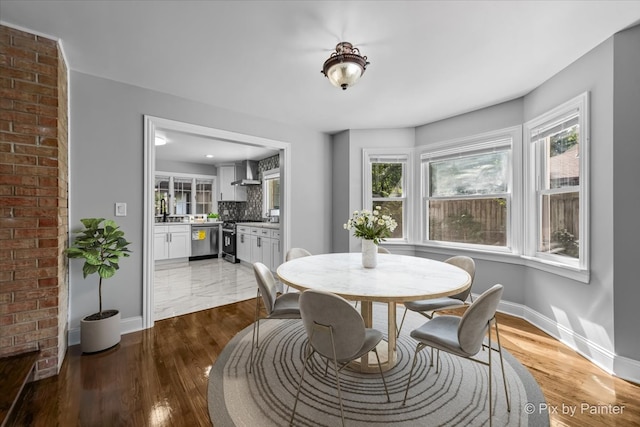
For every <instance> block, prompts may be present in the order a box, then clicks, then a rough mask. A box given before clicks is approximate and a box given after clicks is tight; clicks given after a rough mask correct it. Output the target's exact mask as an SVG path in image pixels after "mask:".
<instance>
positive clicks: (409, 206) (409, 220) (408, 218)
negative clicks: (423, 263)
mask: <svg viewBox="0 0 640 427" xmlns="http://www.w3.org/2000/svg"><path fill="white" fill-rule="evenodd" d="M414 151H415V150H414V149H413V148H396V149H394V148H364V149H362V175H363V176H362V206H363V209H368V208H367V207H368V206H371V205H372V203H373V198H372V197H371V187H372V182H371V159H372V158H380V157H383V158H384V157H388V158H389V160H398V159H403V160H406V163H405V172H406V173H405V175H406V176H404V177H403V181H404V182H403V197H402V199H403V201H404V208H403V210H402V213H403V215H404V218H402V224H403V227H404V229H403V230H402V236H403V238H402V239H390V238H389V239H385V243H394V242H395V243H409V242H411V241H412V239H411V236H412V232H413V227H414V215H413V204H414V199H415V194H414V191H413V188H414V163H415V162H414ZM397 199H398V198H393V199H390V200H397Z"/></svg>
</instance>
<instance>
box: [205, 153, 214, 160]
mask: <svg viewBox="0 0 640 427" xmlns="http://www.w3.org/2000/svg"><path fill="white" fill-rule="evenodd" d="M204 156H205V157H206V158H207V159H213V154H205V155H204Z"/></svg>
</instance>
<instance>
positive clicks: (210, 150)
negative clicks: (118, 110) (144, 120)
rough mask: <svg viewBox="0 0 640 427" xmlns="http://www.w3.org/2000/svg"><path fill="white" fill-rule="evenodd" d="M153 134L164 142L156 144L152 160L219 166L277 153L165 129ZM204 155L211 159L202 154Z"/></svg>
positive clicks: (263, 157) (266, 149)
mask: <svg viewBox="0 0 640 427" xmlns="http://www.w3.org/2000/svg"><path fill="white" fill-rule="evenodd" d="M156 135H159V136H161V137H163V138H164V139H165V140H166V141H167V143H166V144H165V145H159V146H156V159H161V160H172V161H179V162H188V163H200V164H208V165H220V164H225V163H227V164H228V163H231V162H237V161H239V160H262V159H266V158H267V157H271V156H274V155H276V154H278V151H277V150H272V149H269V148H264V147H257V146H254V145H246V144H240V143H234V142H229V141H226V140H221V139H216V138H212V137H206V136H202V135H195V134H190V133H184V132H178V131H173V130H167V129H159V130H157V132H156ZM185 147H188V149H186V148H185ZM208 154H211V155H213V158H208V157H206V155H208Z"/></svg>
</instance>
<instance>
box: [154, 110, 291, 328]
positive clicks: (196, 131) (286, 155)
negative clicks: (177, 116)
mask: <svg viewBox="0 0 640 427" xmlns="http://www.w3.org/2000/svg"><path fill="white" fill-rule="evenodd" d="M163 131H167V132H182V133H186V134H190V135H197V136H201V137H206V138H213V139H216V140H221V141H224V142H227V143H232V144H240V145H242V146H245V147H253V148H255V147H262V148H265V149H270V150H276V151H278V152H279V153H280V154H279V156H280V188H279V191H280V192H281V196H280V197H281V201H282V209H280V211H279V217H280V222H281V232H282V236H281V241H282V247H283V251H282V253H286V250H287V249H288V248H289V246H290V244H289V241H290V232H289V230H290V221H289V215H290V210H291V208H290V206H291V203H290V200H291V195H290V189H291V183H290V175H291V174H290V173H289V171H290V162H291V153H290V149H291V146H290V144H289V143H287V142H283V141H277V140H272V139H267V138H262V137H256V136H253V135H246V134H241V133H236V132H230V131H226V130H221V129H215V128H209V127H205V126H199V125H193V124H189V123H184V122H179V121H175V120H170V119H164V118H159V117H154V116H146V115H145V116H144V162H145V163H144V200H145V203H144V224H143V226H144V233H143V236H144V242H143V260H144V261H143V298H142V301H143V307H142V317H143V319H142V321H143V328H145V329H146V328H150V327H152V326H153V324H154V321H155V318H154V317H155V316H154V307H155V304H154V272H155V262H154V249H153V248H154V224H155V221H156V218H155V215H156V212H155V211H156V207H155V204H156V201H155V173H156V143H155V141H156V137H157V136H160V135H162V134H163Z"/></svg>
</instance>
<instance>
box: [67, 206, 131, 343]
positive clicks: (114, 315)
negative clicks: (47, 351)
mask: <svg viewBox="0 0 640 427" xmlns="http://www.w3.org/2000/svg"><path fill="white" fill-rule="evenodd" d="M80 221H81V222H82V225H83V226H84V229H83V230H80V231H79V232H78V234H77V235H76V237H75V240H74V242H73V245H72V246H71V247H69V249H67V250H66V251H65V253H66V254H67V256H68V257H69V258H83V259H84V265H83V267H82V274H83V276H84V278H86V277H87V276H89V275H91V274H94V273H98V276H99V279H98V298H99V311H98V312H97V313H94V314H91V315H89V316H87V317H85V318H84V319H82V320H81V321H80V346H81V348H82V351H83V352H84V353H94V352H97V351H101V350H106V349H107V348H111V347H113V346H114V345H116V344H118V343H119V342H120V312H119V311H118V310H103V309H102V279H108V278H110V277H113V275H114V274H115V273H116V271H117V270H118V269H119V268H120V267H119V261H120V258H121V257H128V256H129V253H130V252H131V251H130V250H129V249H128V246H129V245H130V244H131V242H128V241H127V240H126V239H125V238H124V232H123V231H122V230H120V227H119V226H118V225H117V224H116V223H115V221H113V220H110V219H104V218H84V219H81V220H80ZM103 223H104V224H103Z"/></svg>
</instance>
